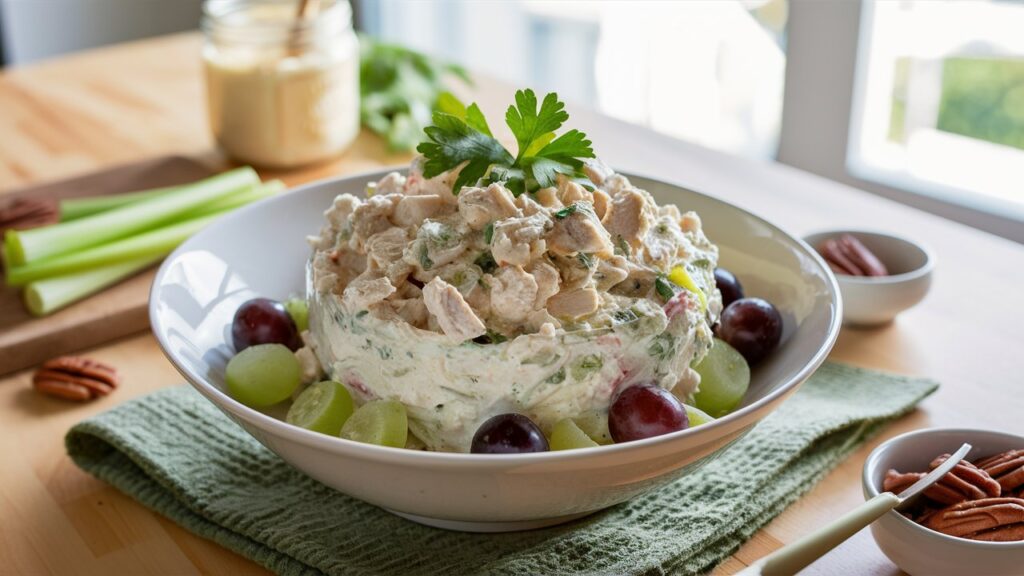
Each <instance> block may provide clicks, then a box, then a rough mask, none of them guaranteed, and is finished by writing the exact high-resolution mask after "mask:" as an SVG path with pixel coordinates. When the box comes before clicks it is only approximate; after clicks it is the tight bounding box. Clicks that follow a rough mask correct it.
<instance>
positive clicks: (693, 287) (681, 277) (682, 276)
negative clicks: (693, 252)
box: [668, 266, 708, 312]
mask: <svg viewBox="0 0 1024 576" xmlns="http://www.w3.org/2000/svg"><path fill="white" fill-rule="evenodd" d="M668 279H669V280H671V281H672V283H673V284H675V285H676V286H682V287H683V288H686V289H687V290H689V291H690V292H693V293H694V294H696V295H697V298H698V299H699V300H700V311H701V312H704V311H706V310H707V309H708V297H707V296H705V295H704V291H703V290H701V289H700V287H699V286H697V283H696V282H694V281H693V278H690V274H689V273H688V272H687V271H686V268H685V267H683V266H675V267H673V268H672V271H671V272H669V273H668Z"/></svg>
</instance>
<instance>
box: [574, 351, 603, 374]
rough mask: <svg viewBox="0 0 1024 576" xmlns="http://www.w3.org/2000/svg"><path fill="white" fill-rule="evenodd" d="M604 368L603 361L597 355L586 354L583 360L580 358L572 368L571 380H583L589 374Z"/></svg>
mask: <svg viewBox="0 0 1024 576" xmlns="http://www.w3.org/2000/svg"><path fill="white" fill-rule="evenodd" d="M602 366H604V360H602V359H601V357H600V356H598V355H597V354H588V355H586V356H584V357H583V358H580V360H579V362H577V363H576V364H575V365H573V367H572V378H573V380H583V379H584V378H586V377H587V376H588V375H590V373H591V372H594V371H595V370H600V369H601V367H602Z"/></svg>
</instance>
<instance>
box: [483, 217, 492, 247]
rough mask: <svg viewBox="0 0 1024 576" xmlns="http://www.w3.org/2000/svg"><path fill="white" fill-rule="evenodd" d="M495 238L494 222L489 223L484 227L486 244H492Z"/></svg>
mask: <svg viewBox="0 0 1024 576" xmlns="http://www.w3.org/2000/svg"><path fill="white" fill-rule="evenodd" d="M493 238H494V222H488V223H487V226H484V243H486V244H487V245H490V244H491V239H493Z"/></svg>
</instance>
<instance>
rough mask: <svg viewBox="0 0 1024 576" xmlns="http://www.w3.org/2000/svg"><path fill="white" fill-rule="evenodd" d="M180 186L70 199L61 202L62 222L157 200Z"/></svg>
mask: <svg viewBox="0 0 1024 576" xmlns="http://www.w3.org/2000/svg"><path fill="white" fill-rule="evenodd" d="M178 188H179V186H168V187H166V188H153V189H152V190H143V191H141V192H128V193H126V194H111V195H109V196H93V197H90V198H68V199H67V200H61V201H60V221H61V222H67V221H69V220H77V219H79V218H84V217H86V216H92V215H93V214H99V213H100V212H106V211H107V210H113V209H114V208H120V207H121V206H126V205H128V204H132V203H135V202H138V201H139V200H148V199H150V198H156V197H157V196H161V195H163V194H167V193H168V192H173V191H175V190H177V189H178Z"/></svg>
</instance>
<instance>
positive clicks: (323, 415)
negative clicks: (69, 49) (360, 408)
mask: <svg viewBox="0 0 1024 576" xmlns="http://www.w3.org/2000/svg"><path fill="white" fill-rule="evenodd" d="M352 410H353V407H352V395H351V394H349V393H348V390H346V389H345V387H344V386H342V385H341V384H340V383H338V382H334V381H332V380H327V381H325V382H318V383H316V384H313V385H312V386H310V387H309V388H306V389H305V390H303V391H302V394H299V397H298V398H296V399H295V402H293V403H292V406H291V408H289V409H288V415H287V416H285V418H284V419H285V421H286V422H288V423H289V424H294V425H296V426H300V427H302V428H305V429H307V430H313V431H314V432H320V433H321V434H330V435H331V436H337V435H338V433H340V432H341V427H342V425H344V424H345V421H346V420H348V418H349V416H351V415H352Z"/></svg>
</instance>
